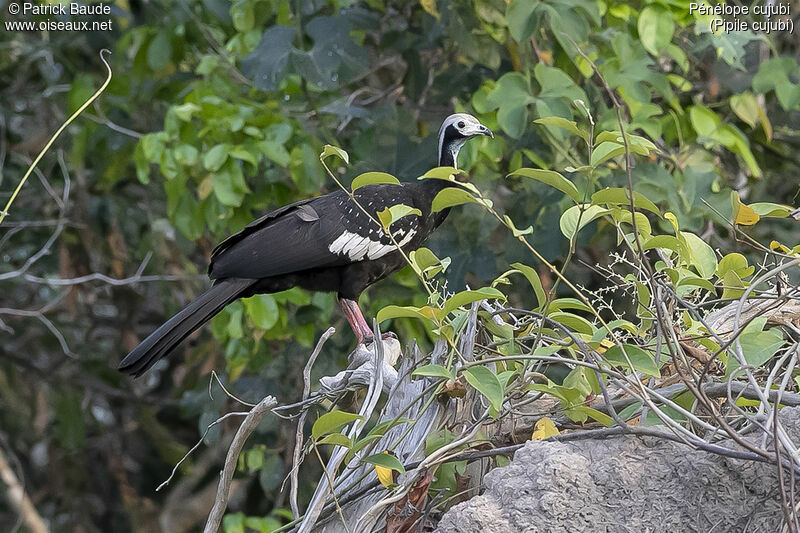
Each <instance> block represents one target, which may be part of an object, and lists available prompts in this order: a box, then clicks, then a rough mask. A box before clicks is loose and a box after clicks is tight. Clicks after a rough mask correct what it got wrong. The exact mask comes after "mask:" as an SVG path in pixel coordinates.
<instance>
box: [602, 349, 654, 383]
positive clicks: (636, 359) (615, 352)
mask: <svg viewBox="0 0 800 533" xmlns="http://www.w3.org/2000/svg"><path fill="white" fill-rule="evenodd" d="M623 346H624V347H625V353H627V354H628V358H629V359H630V361H631V364H632V365H633V369H634V370H636V371H637V372H642V373H643V374H647V375H648V376H653V377H655V378H657V377H660V376H661V372H660V371H659V369H658V366H656V363H655V361H654V360H653V356H651V355H650V353H649V352H646V351H644V350H643V349H641V348H639V347H638V346H636V345H634V344H624V345H623ZM603 356H604V358H605V359H606V360H607V361H609V362H610V363H613V364H614V365H616V366H621V367H623V368H626V369H628V370H630V365H628V362H627V360H626V359H625V355H624V354H623V353H622V350H621V349H620V347H619V346H617V345H614V346H612V347H611V348H609V349H608V350H606V353H605V354H603Z"/></svg>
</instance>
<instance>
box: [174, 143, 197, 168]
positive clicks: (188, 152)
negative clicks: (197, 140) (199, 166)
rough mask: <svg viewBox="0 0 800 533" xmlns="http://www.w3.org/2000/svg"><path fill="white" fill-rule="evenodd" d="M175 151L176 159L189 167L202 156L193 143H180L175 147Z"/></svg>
mask: <svg viewBox="0 0 800 533" xmlns="http://www.w3.org/2000/svg"><path fill="white" fill-rule="evenodd" d="M173 153H174V154H175V161H177V162H178V164H180V165H184V166H187V167H190V166H192V165H194V164H195V163H197V159H198V158H199V156H200V152H198V150H197V148H195V147H194V146H192V145H191V144H179V145H178V146H176V147H175V149H174V150H173Z"/></svg>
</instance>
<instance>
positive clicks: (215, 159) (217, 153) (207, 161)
mask: <svg viewBox="0 0 800 533" xmlns="http://www.w3.org/2000/svg"><path fill="white" fill-rule="evenodd" d="M228 150H230V146H228V145H227V144H218V145H216V146H214V147H213V148H211V149H210V150H208V151H207V152H206V153H205V154H203V167H204V168H205V169H206V170H208V171H210V172H216V171H217V170H219V169H220V168H221V167H222V165H223V164H225V161H227V160H228Z"/></svg>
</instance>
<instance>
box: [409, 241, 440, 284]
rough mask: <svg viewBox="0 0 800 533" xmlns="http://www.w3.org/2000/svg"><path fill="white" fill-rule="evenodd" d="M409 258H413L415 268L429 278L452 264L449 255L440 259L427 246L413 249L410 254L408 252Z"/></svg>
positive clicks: (412, 262)
mask: <svg viewBox="0 0 800 533" xmlns="http://www.w3.org/2000/svg"><path fill="white" fill-rule="evenodd" d="M408 258H409V259H410V260H411V264H412V266H413V267H414V269H415V270H416V271H417V272H419V273H420V274H424V275H425V277H426V278H428V279H430V278H432V277H433V276H435V275H436V274H438V273H439V272H444V271H445V270H447V267H448V266H449V265H450V258H449V257H445V258H444V259H439V258H438V257H436V254H434V253H433V252H431V251H430V250H429V249H428V248H425V247H421V248H417V249H416V250H413V251H412V252H411V253H410V254H408Z"/></svg>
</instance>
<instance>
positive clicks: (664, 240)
mask: <svg viewBox="0 0 800 533" xmlns="http://www.w3.org/2000/svg"><path fill="white" fill-rule="evenodd" d="M642 248H644V249H645V250H652V249H653V248H665V249H667V250H672V251H673V252H675V253H676V254H678V255H681V254H682V253H683V251H684V250H683V248H682V247H681V241H680V240H678V238H677V237H673V236H672V235H655V236H654V237H650V238H649V239H647V240H646V241H645V242H644V244H643V245H642Z"/></svg>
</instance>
